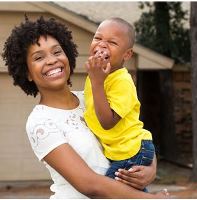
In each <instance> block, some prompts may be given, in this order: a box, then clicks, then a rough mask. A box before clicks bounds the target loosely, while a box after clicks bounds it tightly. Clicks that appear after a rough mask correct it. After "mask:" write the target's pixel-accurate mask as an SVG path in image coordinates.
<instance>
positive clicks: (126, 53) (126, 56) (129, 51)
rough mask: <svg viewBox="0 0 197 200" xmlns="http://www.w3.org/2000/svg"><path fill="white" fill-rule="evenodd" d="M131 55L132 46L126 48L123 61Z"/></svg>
mask: <svg viewBox="0 0 197 200" xmlns="http://www.w3.org/2000/svg"><path fill="white" fill-rule="evenodd" d="M132 55H133V49H132V48H129V49H127V51H126V52H125V55H124V61H127V60H129V59H130V58H131V57H132Z"/></svg>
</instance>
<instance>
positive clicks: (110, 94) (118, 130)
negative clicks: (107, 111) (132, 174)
mask: <svg viewBox="0 0 197 200" xmlns="http://www.w3.org/2000/svg"><path fill="white" fill-rule="evenodd" d="M104 89H105V93H106V96H107V100H108V102H109V104H110V107H111V109H113V110H114V111H115V112H116V113H117V114H118V115H119V116H120V117H121V120H120V121H119V122H118V123H117V124H116V125H115V126H114V127H113V128H111V129H109V130H105V129H103V128H102V126H101V125H100V123H99V121H98V119H97V116H96V113H95V109H94V102H93V95H92V89H91V82H90V79H89V77H87V79H86V82H85V89H84V96H85V106H86V110H85V113H84V118H85V121H86V123H87V125H88V127H89V128H90V129H91V131H92V132H93V133H94V134H95V135H96V136H97V137H98V139H99V140H100V142H101V144H102V146H103V149H104V154H105V156H106V157H107V158H109V159H111V160H124V159H127V158H130V157H132V156H134V155H135V154H136V153H137V152H138V151H139V149H140V146H141V140H142V139H147V140H152V135H151V133H150V132H149V131H147V130H145V129H143V123H142V122H141V121H140V120H139V113H140V102H139V101H138V98H137V93H136V87H135V85H134V82H133V80H132V78H131V75H130V74H129V73H128V71H127V69H126V68H121V69H118V70H116V71H114V72H113V73H111V74H109V75H108V77H107V78H106V79H105V82H104Z"/></svg>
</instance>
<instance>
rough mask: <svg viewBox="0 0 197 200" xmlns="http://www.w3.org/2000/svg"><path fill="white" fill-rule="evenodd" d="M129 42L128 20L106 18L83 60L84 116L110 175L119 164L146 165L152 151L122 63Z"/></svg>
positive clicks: (128, 53) (129, 49) (131, 37)
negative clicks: (108, 164)
mask: <svg viewBox="0 0 197 200" xmlns="http://www.w3.org/2000/svg"><path fill="white" fill-rule="evenodd" d="M133 44H134V30H133V27H132V26H131V25H130V24H129V23H128V22H126V21H125V20H123V19H121V18H110V19H107V20H105V21H103V22H102V23H101V24H100V25H99V27H98V29H97V31H96V33H95V35H94V38H93V40H92V43H91V46H90V58H89V59H88V61H87V62H86V69H87V72H88V77H87V79H86V83H85V89H84V95H85V104H86V111H85V113H84V117H85V121H86V123H87V125H88V127H89V128H90V129H91V130H92V131H93V133H94V134H95V135H96V136H97V137H98V139H99V140H100V142H101V144H102V146H103V149H104V154H105V156H106V157H107V158H108V159H109V160H110V161H111V167H110V168H109V169H108V171H107V173H106V176H109V177H111V178H115V172H116V171H117V170H118V169H119V168H124V169H129V168H131V167H132V166H133V165H150V164H151V162H152V160H153V157H154V154H155V150H154V145H153V143H152V135H151V133H150V132H149V131H147V130H145V129H143V123H142V122H141V121H140V120H139V114H140V102H139V101H138V98H137V93H136V88H135V85H134V82H133V80H132V78H131V76H130V74H129V73H128V71H127V69H126V68H124V67H123V64H124V62H125V61H127V60H129V59H130V58H131V57H132V54H133V50H132V48H133ZM116 174H117V172H116Z"/></svg>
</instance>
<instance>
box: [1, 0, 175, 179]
mask: <svg viewBox="0 0 197 200" xmlns="http://www.w3.org/2000/svg"><path fill="white" fill-rule="evenodd" d="M83 3H85V2H58V3H53V2H37V1H35V2H25V1H24V2H0V30H1V31H0V53H2V50H3V45H4V42H5V40H6V38H7V36H8V35H9V34H10V32H11V29H12V28H13V27H14V26H15V25H17V24H19V23H20V22H21V21H23V20H24V13H26V14H27V16H28V17H29V18H31V19H35V18H37V17H38V16H40V15H43V16H44V17H46V18H48V17H54V18H56V19H58V20H60V21H61V22H63V23H65V24H66V25H68V27H69V28H70V30H71V31H72V34H73V38H74V41H75V42H76V44H77V45H78V51H79V57H78V59H77V67H76V70H75V74H74V75H73V76H72V78H71V79H72V83H73V87H72V89H73V90H82V89H83V84H84V81H85V77H86V72H85V70H84V68H83V66H84V62H85V60H86V59H87V57H88V48H89V45H90V42H91V39H92V37H93V34H94V32H95V30H96V28H97V26H98V22H99V21H100V19H99V20H98V21H97V20H95V19H93V18H88V17H87V16H86V15H85V14H84V13H79V12H77V11H80V5H82V4H83ZM86 3H87V2H86ZM89 3H90V2H88V4H89ZM106 3H107V4H109V5H108V6H109V7H111V9H112V11H113V12H112V14H113V15H114V16H119V17H121V16H122V13H121V12H119V11H118V7H119V8H120V9H121V8H125V9H126V7H128V6H130V8H132V6H133V5H134V4H133V2H115V3H113V2H106ZM117 3H118V4H119V6H118V7H116V6H117V5H116V4H117ZM74 4H75V6H79V7H77V8H75V9H76V10H75V11H74V10H73V9H74V8H73V6H72V5H74ZM128 4H129V5H128ZM66 5H67V6H66ZM98 5H100V2H98V4H96V7H95V5H94V9H95V12H96V10H98V8H99V7H98ZM124 6H125V7H124ZM71 7H72V8H71ZM85 7H86V8H87V5H86V6H85ZM105 9H108V8H107V7H105ZM81 10H82V9H81ZM85 10H86V9H85ZM101 10H102V9H101ZM94 14H95V13H94ZM99 14H100V13H98V15H99ZM127 14H128V13H127ZM102 16H104V15H103V14H102ZM173 66H174V61H173V60H172V59H170V58H167V57H165V56H163V55H160V54H158V53H156V52H154V51H151V50H150V49H147V48H145V47H143V46H141V45H139V44H135V46H134V57H133V59H132V60H131V61H130V62H128V63H126V67H127V68H128V70H129V71H130V73H131V74H132V75H133V77H134V79H135V78H136V77H137V78H138V80H137V82H138V83H139V84H138V89H139V90H140V91H141V92H140V94H139V96H140V97H141V98H142V100H143V99H144V100H143V101H142V102H143V103H144V105H146V104H148V103H147V102H148V100H147V97H148V96H149V94H150V93H147V92H144V91H146V90H145V89H149V88H151V87H154V86H155V85H157V84H158V83H159V85H160V84H161V83H162V82H161V80H158V77H159V76H160V74H161V73H162V72H165V73H164V74H163V75H162V78H163V79H162V80H163V81H165V79H166V80H168V81H169V79H167V77H168V75H169V74H170V75H172V74H171V73H170V71H171V70H172V68H173ZM137 71H139V73H138V74H136V72H137ZM149 75H151V76H150V77H152V78H150V77H149ZM148 77H149V79H147V78H148ZM146 79H147V80H149V81H150V80H151V79H152V80H151V81H152V82H151V84H143V83H144V81H145V80H146ZM164 85H165V91H166V90H167V91H168V89H169V88H171V89H169V92H168V94H167V95H168V96H166V93H163V96H162V99H160V103H161V102H162V100H166V99H170V97H171V95H172V93H171V92H172V87H171V85H169V84H164ZM156 88H157V89H156V90H155V91H156V93H155V94H154V96H156V97H157V96H158V93H157V92H160V91H157V90H160V87H158V86H157V87H156ZM144 94H145V95H144ZM145 97H146V98H145ZM168 97H169V98H168ZM146 100H147V101H146ZM157 100H158V99H157V98H156V100H155V102H157ZM37 101H38V98H35V99H34V98H33V97H29V96H27V95H26V94H24V92H22V91H21V90H20V88H18V87H15V86H13V84H12V79H11V78H10V77H9V75H8V72H7V68H6V67H5V64H4V62H3V60H2V58H0V138H1V140H0V152H1V154H0V160H1V165H0V181H9V180H44V179H48V178H49V174H48V173H47V170H45V168H44V166H43V165H42V164H41V163H39V162H38V160H37V159H36V157H35V155H34V154H33V152H32V150H31V147H30V144H29V141H28V139H27V136H26V133H25V122H26V119H27V116H28V114H29V112H30V111H31V110H32V108H33V106H34V105H35V104H36V102H37ZM168 102H169V101H165V102H164V104H163V105H164V107H163V108H164V109H166V108H168V109H173V108H172V105H171V107H169V106H168V105H167V104H168ZM170 102H171V101H170ZM159 106H160V105H157V106H155V105H152V106H151V107H152V108H153V107H157V108H158V107H159ZM171 111H172V110H169V113H168V112H167V114H166V115H165V116H167V117H166V118H164V120H163V122H162V123H164V122H165V123H166V122H168V121H166V120H168V119H169V120H171V119H173V112H171ZM143 113H144V116H145V117H144V119H145V120H146V121H148V122H150V120H147V119H148V118H149V119H150V117H147V116H148V114H146V113H147V112H146V109H144V110H143ZM171 113H172V114H171ZM151 118H157V113H156V111H155V114H154V115H152V116H151ZM168 124H169V125H172V124H173V123H172V121H170V122H169V123H168ZM163 125H164V126H165V125H166V124H163ZM150 126H151V127H154V125H153V126H152V125H150ZM170 128H171V127H170V126H168V127H167V129H166V128H164V129H163V130H164V131H167V130H169V129H170ZM158 129H159V128H158ZM156 130H157V129H156ZM173 130H174V129H172V133H171V132H170V131H167V133H166V134H167V139H164V140H165V144H164V149H165V148H167V145H169V144H171V145H173V140H171V142H170V140H169V137H171V135H170V134H174V132H173ZM174 136H175V135H174Z"/></svg>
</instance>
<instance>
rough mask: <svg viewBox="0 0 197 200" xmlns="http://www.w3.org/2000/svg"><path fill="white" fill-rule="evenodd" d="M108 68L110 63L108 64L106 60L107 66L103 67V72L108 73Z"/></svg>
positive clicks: (109, 68)
mask: <svg viewBox="0 0 197 200" xmlns="http://www.w3.org/2000/svg"><path fill="white" fill-rule="evenodd" d="M110 70H111V65H110V63H109V62H108V63H107V66H106V67H104V68H103V71H104V73H106V74H109V73H110Z"/></svg>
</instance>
